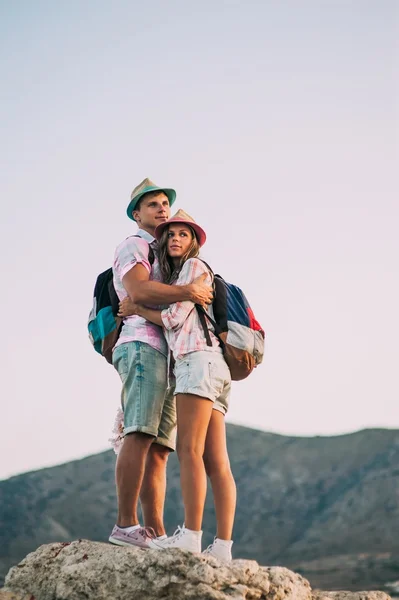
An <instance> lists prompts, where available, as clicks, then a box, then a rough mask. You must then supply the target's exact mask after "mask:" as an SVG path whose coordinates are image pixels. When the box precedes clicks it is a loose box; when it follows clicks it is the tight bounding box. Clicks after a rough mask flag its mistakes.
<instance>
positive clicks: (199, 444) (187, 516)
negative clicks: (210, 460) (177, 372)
mask: <svg viewBox="0 0 399 600" xmlns="http://www.w3.org/2000/svg"><path fill="white" fill-rule="evenodd" d="M212 407H213V403H212V402H211V401H210V400H207V399H205V398H201V397H200V396H194V395H193V394H177V395H176V409H177V454H178V456H179V462H180V482H181V489H182V496H183V503H184V524H185V526H186V528H187V529H191V530H192V531H200V530H201V527H202V517H203V513H204V505H205V496H206V472H205V465H204V459H203V455H204V448H205V439H206V434H207V430H208V425H209V421H210V419H211V415H212V412H213V411H212Z"/></svg>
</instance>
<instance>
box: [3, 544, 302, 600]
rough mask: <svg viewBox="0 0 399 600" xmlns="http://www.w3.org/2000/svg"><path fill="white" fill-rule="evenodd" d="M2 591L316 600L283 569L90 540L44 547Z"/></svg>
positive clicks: (139, 598)
mask: <svg viewBox="0 0 399 600" xmlns="http://www.w3.org/2000/svg"><path fill="white" fill-rule="evenodd" d="M4 589H5V591H7V592H14V593H16V594H20V595H21V596H22V597H23V595H24V594H25V595H26V594H28V595H29V594H30V595H31V596H33V598H34V599H35V600H82V599H83V598H86V599H93V600H94V599H95V600H110V598H112V599H115V600H133V598H134V600H152V599H154V600H155V599H156V600H161V599H163V600H180V598H181V599H187V600H241V599H247V600H262V599H266V598H268V600H311V599H312V592H311V588H310V585H309V583H308V582H307V581H306V579H304V578H303V577H301V576H300V575H297V574H295V573H293V572H292V571H289V570H288V569H285V568H283V567H260V566H259V565H258V564H257V563H256V562H255V561H249V560H235V561H233V562H232V563H231V564H229V565H223V564H222V563H220V562H219V561H218V560H216V559H214V558H212V557H204V556H201V555H194V554H191V553H189V552H185V551H182V550H169V551H167V552H159V551H157V550H140V549H136V548H123V547H115V546H111V545H109V544H103V543H100V542H89V541H87V540H79V541H76V542H72V543H58V544H48V545H45V546H41V547H40V548H38V549H37V550H36V552H33V553H31V554H29V555H28V556H27V557H26V558H25V559H24V560H23V561H22V562H21V563H20V564H19V565H17V566H16V567H13V568H12V569H11V570H10V572H9V573H8V575H7V577H6V587H5V588H4Z"/></svg>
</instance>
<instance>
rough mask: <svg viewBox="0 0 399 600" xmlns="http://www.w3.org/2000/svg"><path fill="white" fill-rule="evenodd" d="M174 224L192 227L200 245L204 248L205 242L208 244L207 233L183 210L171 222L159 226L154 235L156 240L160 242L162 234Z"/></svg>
mask: <svg viewBox="0 0 399 600" xmlns="http://www.w3.org/2000/svg"><path fill="white" fill-rule="evenodd" d="M172 223H181V224H184V225H189V226H190V227H192V228H193V229H194V231H195V235H196V236H197V240H198V243H199V245H200V246H203V245H204V244H205V242H206V233H205V231H204V230H203V229H202V227H200V226H199V225H197V223H196V222H195V221H194V219H193V218H192V217H190V215H189V214H187V213H186V212H185V211H184V210H182V209H181V208H180V209H179V210H178V211H177V213H176V214H175V215H173V217H171V218H170V219H169V221H165V223H160V224H159V225H158V227H157V228H156V229H155V233H154V235H155V239H157V240H158V241H159V240H160V239H161V237H162V233H163V231H164V229H165V227H168V226H169V225H171V224H172Z"/></svg>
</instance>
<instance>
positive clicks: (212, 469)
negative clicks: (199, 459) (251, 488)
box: [204, 455, 232, 478]
mask: <svg viewBox="0 0 399 600" xmlns="http://www.w3.org/2000/svg"><path fill="white" fill-rule="evenodd" d="M204 464H205V470H206V474H207V475H208V477H211V478H212V477H224V476H226V475H228V476H230V475H232V473H231V467H230V461H229V459H228V457H227V456H226V457H223V458H220V457H215V456H206V455H205V456H204Z"/></svg>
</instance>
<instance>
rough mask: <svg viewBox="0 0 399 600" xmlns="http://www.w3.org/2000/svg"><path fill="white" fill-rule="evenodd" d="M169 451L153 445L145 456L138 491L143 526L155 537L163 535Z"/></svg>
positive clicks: (158, 445)
mask: <svg viewBox="0 0 399 600" xmlns="http://www.w3.org/2000/svg"><path fill="white" fill-rule="evenodd" d="M169 452H170V450H169V449H168V448H166V447H165V446H161V445H160V444H156V443H153V444H152V445H151V447H150V449H149V452H148V454H147V459H146V464H145V473H144V477H143V482H142V485H141V490H140V503H141V508H142V511H143V517H144V525H145V526H146V527H152V528H153V529H154V531H155V533H156V534H157V535H164V534H165V527H164V523H163V513H164V505H165V495H166V465H167V462H168V457H169Z"/></svg>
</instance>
